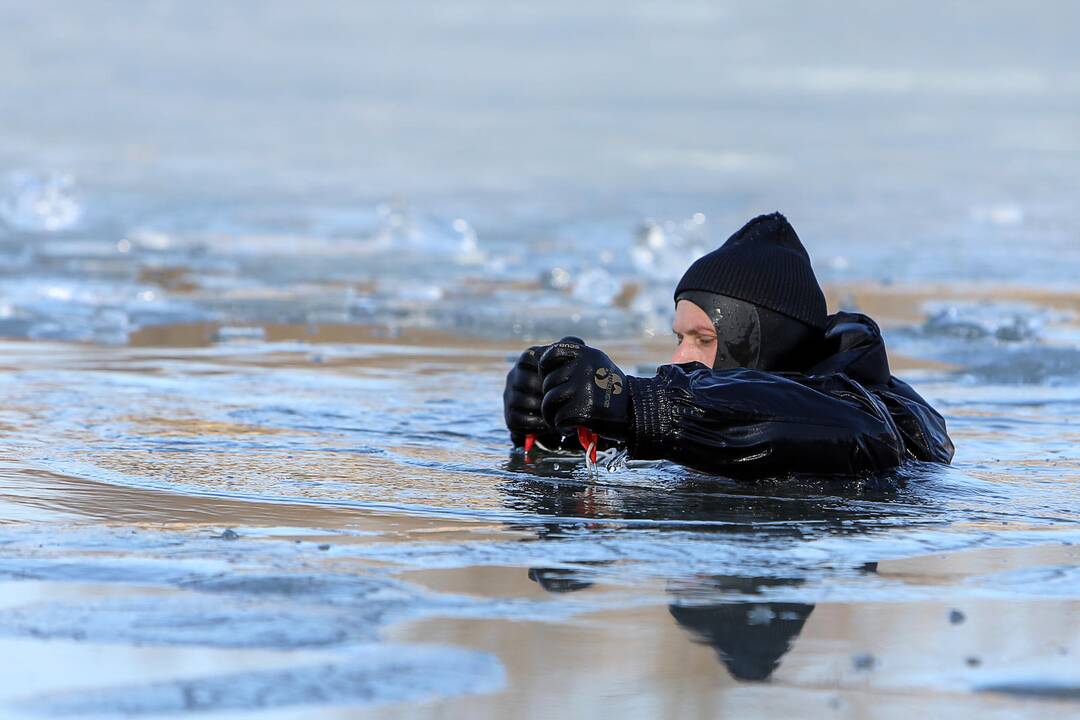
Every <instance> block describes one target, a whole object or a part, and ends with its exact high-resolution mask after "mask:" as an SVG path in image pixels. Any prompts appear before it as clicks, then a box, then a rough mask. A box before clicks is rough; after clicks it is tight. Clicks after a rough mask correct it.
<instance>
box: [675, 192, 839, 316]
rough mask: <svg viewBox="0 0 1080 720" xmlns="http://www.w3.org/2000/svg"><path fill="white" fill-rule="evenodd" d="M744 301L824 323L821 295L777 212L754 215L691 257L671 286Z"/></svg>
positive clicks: (787, 225) (679, 290)
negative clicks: (709, 249) (722, 240)
mask: <svg viewBox="0 0 1080 720" xmlns="http://www.w3.org/2000/svg"><path fill="white" fill-rule="evenodd" d="M687 290H704V291H705V292H712V293H718V294H720V295H727V296H728V297H733V298H737V299H739V300H745V301H746V302H749V303H753V304H755V305H760V306H761V307H765V308H768V309H770V310H773V311H775V312H778V313H781V314H783V315H787V316H788V317H791V318H795V319H796V320H799V321H801V322H804V323H806V324H807V325H810V326H812V327H815V328H818V329H820V330H823V329H824V328H825V318H826V315H827V311H826V309H825V294H824V293H823V292H822V291H821V286H820V285H818V281H817V278H816V277H815V276H814V269H813V268H812V267H811V266H810V256H809V255H807V253H806V248H804V247H803V244H802V242H801V241H800V240H799V236H798V235H796V234H795V228H793V227H791V223H789V222H788V221H787V218H785V217H784V216H783V215H781V214H780V213H773V214H772V215H761V216H759V217H756V218H754V219H753V220H751V221H750V222H748V223H746V225H743V227H742V228H741V229H740V230H739V231H738V232H736V233H735V234H734V235H732V236H731V237H729V238H728V240H727V242H725V243H724V244H723V245H721V246H720V247H719V248H717V249H716V250H713V251H712V252H711V253H709V254H708V255H704V256H702V257H700V258H698V259H697V260H696V261H694V264H693V265H691V266H690V269H688V270H687V271H686V273H685V274H684V275H683V276H682V280H680V281H679V284H678V286H677V287H676V288H675V299H676V301H678V299H679V295H680V294H681V293H683V292H685V291H687Z"/></svg>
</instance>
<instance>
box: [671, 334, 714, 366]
mask: <svg viewBox="0 0 1080 720" xmlns="http://www.w3.org/2000/svg"><path fill="white" fill-rule="evenodd" d="M706 355H707V353H706V352H705V350H704V349H703V348H701V347H699V346H698V345H696V344H695V343H690V342H686V340H683V341H682V342H681V343H679V346H678V347H677V348H675V353H674V354H673V355H672V356H671V363H672V364H673V365H678V364H680V363H688V362H699V363H702V364H703V365H708V366H709V367H712V362H713V358H711V357H706Z"/></svg>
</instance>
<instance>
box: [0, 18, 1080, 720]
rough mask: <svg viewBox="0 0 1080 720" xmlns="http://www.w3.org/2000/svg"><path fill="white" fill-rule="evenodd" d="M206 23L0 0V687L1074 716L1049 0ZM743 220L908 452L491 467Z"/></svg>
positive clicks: (765, 712) (179, 705)
mask: <svg viewBox="0 0 1080 720" xmlns="http://www.w3.org/2000/svg"><path fill="white" fill-rule="evenodd" d="M243 7H244V6H242V5H220V6H219V5H214V6H210V5H203V4H169V3H147V4H145V5H143V6H139V7H134V6H132V7H128V8H126V11H125V13H124V14H123V17H120V16H119V15H118V14H117V13H116V12H115V8H113V7H112V6H110V4H109V3H99V2H79V3H62V2H57V3H49V4H48V5H41V6H40V7H39V6H36V5H25V6H14V5H12V6H9V7H5V8H3V9H0V16H2V17H0V20H2V22H0V59H3V62H0V82H2V83H3V89H4V93H3V96H2V98H3V110H4V117H5V118H6V125H5V131H4V132H3V133H0V165H2V167H0V171H2V172H0V175H2V180H0V337H2V338H3V339H2V340H0V392H2V395H0V397H2V398H3V400H2V402H0V652H2V653H3V655H4V657H5V658H7V659H8V662H6V663H5V673H4V674H3V677H2V679H0V705H2V706H3V710H2V711H0V714H2V715H4V716H5V717H21V716H26V717H41V716H106V717H108V716H116V715H125V716H127V715H135V716H144V715H161V714H176V713H186V712H191V713H193V714H194V713H195V712H198V713H200V715H199V716H200V717H229V718H234V717H246V716H255V715H258V716H259V717H264V716H267V717H279V718H286V717H289V718H308V717H312V716H313V715H316V714H318V716H325V717H350V718H351V717H364V716H368V715H370V716H373V717H395V716H400V717H411V716H416V715H425V714H428V715H435V716H440V715H442V716H447V717H451V716H452V717H457V716H461V715H465V714H468V715H469V716H472V717H490V718H503V717H511V716H513V717H555V716H558V717H566V716H567V715H571V716H576V715H586V714H587V715H588V716H593V715H598V714H600V713H605V714H612V713H620V714H624V715H627V716H629V717H650V718H651V717H688V718H694V717H717V716H724V715H732V716H736V715H737V716H740V717H773V718H775V717H805V716H831V715H836V716H838V717H853V718H854V717H868V716H874V717H905V718H909V717H953V716H956V717H963V716H976V715H977V716H980V717H985V718H994V717H1010V718H1012V717H1032V718H1035V717H1038V718H1042V717H1044V716H1046V715H1047V714H1055V715H1058V716H1062V717H1064V716H1068V715H1069V714H1070V713H1072V714H1076V713H1077V712H1078V705H1077V698H1078V696H1080V670H1078V668H1080V663H1078V662H1077V660H1076V658H1077V657H1078V654H1080V569H1078V568H1080V562H1078V560H1080V558H1078V554H1080V550H1078V549H1077V548H1078V547H1080V545H1078V543H1080V524H1078V521H1080V510H1078V508H1080V490H1078V482H1080V450H1078V449H1077V448H1078V440H1080V431H1078V427H1080V426H1078V425H1077V417H1078V415H1080V412H1078V411H1080V329H1078V328H1080V326H1078V324H1077V323H1078V318H1080V290H1078V288H1077V284H1076V277H1077V276H1078V274H1080V240H1078V238H1080V218H1078V216H1077V213H1076V211H1075V198H1074V194H1075V193H1074V191H1073V189H1074V188H1075V187H1076V186H1077V183H1078V181H1080V162H1078V156H1080V145H1078V144H1077V143H1078V138H1080V132H1077V131H1076V130H1077V128H1076V117H1077V112H1078V111H1080V78H1078V76H1077V73H1076V70H1075V68H1076V66H1077V65H1076V59H1077V58H1076V44H1075V38H1074V37H1073V35H1074V33H1073V32H1072V28H1074V27H1075V26H1076V24H1077V23H1076V18H1075V15H1076V10H1075V7H1074V6H1073V5H1072V4H1071V3H1064V2H1062V3H1045V4H1043V5H1041V6H1040V8H1041V10H1040V12H1032V11H1030V10H1029V9H1027V8H1020V7H1018V6H1017V7H1013V6H1011V5H1008V4H1004V3H981V4H979V6H978V7H966V6H965V7H961V6H956V5H952V4H941V3H908V4H905V5H904V6H903V7H900V6H897V7H895V8H891V9H890V8H883V7H882V6H880V5H875V6H874V7H873V8H871V7H870V6H866V7H864V6H863V5H861V4H854V3H853V4H840V5H839V6H837V7H836V11H837V12H836V13H835V14H831V13H830V14H824V13H818V12H809V11H807V10H806V9H805V8H804V4H800V3H771V4H769V5H768V6H762V7H757V6H750V5H745V6H738V7H736V6H730V7H729V6H723V5H717V4H715V3H680V4H679V6H678V7H674V6H673V7H670V8H668V7H666V6H665V7H660V6H652V5H646V4H636V3H625V2H620V3H594V4H590V5H589V7H587V8H579V7H578V6H577V5H573V6H571V5H562V4H559V3H546V4H536V5H534V6H529V7H528V8H526V7H525V6H521V7H517V6H516V5H515V6H513V7H511V6H510V5H506V4H497V3H492V4H485V3H466V4H460V3H458V4H454V6H453V7H450V6H447V7H446V8H442V7H440V8H434V7H430V6H428V5H424V6H423V7H419V6H414V5H412V4H410V3H392V4H367V3H365V4H342V5H340V6H331V5H329V4H327V5H326V6H325V7H324V8H323V9H322V10H321V11H320V12H311V11H309V10H308V9H306V6H301V5H298V4H295V3H284V2H282V3H276V2H267V3H262V4H261V12H260V13H259V14H258V15H257V16H256V15H255V14H253V13H251V12H246V11H244V10H243ZM776 209H781V210H783V211H785V212H786V213H788V215H789V216H790V218H791V220H792V221H793V223H794V224H795V226H796V227H797V228H798V230H799V232H800V233H801V235H802V237H803V239H804V241H805V242H806V244H807V246H808V248H809V250H810V252H811V255H812V256H813V260H814V264H815V268H816V270H817V272H818V274H819V276H820V277H821V278H822V281H823V282H824V283H825V285H826V287H827V292H828V295H829V301H830V307H831V308H832V309H834V310H835V309H853V310H861V311H864V312H867V313H869V314H870V315H872V316H873V317H875V318H876V319H877V320H879V322H881V324H882V325H883V327H884V328H885V334H886V339H887V342H888V346H889V351H890V357H891V362H892V365H893V370H894V372H895V373H896V374H897V375H899V376H901V377H902V378H904V379H905V380H908V381H909V382H911V383H912V384H913V385H914V386H915V387H916V388H917V389H918V391H919V392H921V393H922V394H924V395H925V396H926V397H927V398H928V399H929V400H930V401H931V402H932V403H933V404H934V405H935V407H937V408H939V409H940V410H941V411H942V412H943V414H944V415H945V416H946V418H947V420H948V423H949V428H950V431H951V433H952V436H953V439H954V440H955V443H956V446H957V455H956V459H955V462H954V464H953V465H952V466H951V467H939V466H932V465H921V464H917V463H916V464H910V465H907V466H904V467H902V468H900V469H898V470H897V471H895V472H892V473H887V474H885V475H882V476H880V477H869V478H860V479H853V480H850V481H842V482H838V481H835V480H829V479H825V478H808V477H789V478H776V479H772V480H768V481H765V482H761V483H756V484H740V483H735V482H732V481H729V480H726V479H723V478H714V477H708V476H704V475H701V474H698V473H695V472H692V471H688V470H686V469H683V468H681V467H679V466H678V465H675V464H670V463H648V464H643V465H636V466H633V467H631V468H629V469H626V470H623V471H620V472H617V473H604V472H601V474H600V476H599V478H598V479H596V480H590V478H589V477H588V476H587V474H586V472H585V470H584V468H582V467H581V466H580V464H578V463H577V461H576V460H573V459H550V458H549V459H548V460H547V461H543V460H542V459H540V458H532V459H530V460H528V461H527V460H526V459H524V458H523V457H522V456H521V455H519V454H515V453H513V452H512V451H511V449H510V447H509V443H508V438H507V433H506V431H505V429H504V428H503V427H502V418H501V392H502V383H503V378H504V376H505V373H506V371H507V369H508V368H509V365H510V362H511V361H512V359H513V358H514V357H515V356H516V354H517V353H518V352H520V351H521V349H523V348H524V347H525V346H527V345H529V344H532V343H534V342H547V341H551V340H554V339H557V338H558V337H560V336H562V335H565V334H570V333H573V334H576V335H579V336H581V337H583V338H585V339H586V340H588V341H589V342H590V343H592V344H595V345H598V346H600V347H603V348H604V349H605V350H607V351H609V353H610V354H611V355H612V356H613V358H614V359H615V360H616V361H617V362H619V363H620V365H621V366H622V367H624V368H625V369H627V370H628V371H630V372H637V373H651V372H652V371H653V369H654V368H655V367H656V365H658V364H661V363H663V362H665V361H666V359H667V358H668V357H669V355H670V353H671V351H672V349H673V344H674V343H673V341H672V340H671V339H670V335H669V323H670V319H671V318H670V314H671V310H672V308H671V290H672V288H673V286H674V284H675V282H676V281H677V279H678V277H679V276H680V275H681V273H682V272H683V270H684V269H685V268H686V266H687V265H688V264H689V263H690V262H691V261H692V260H693V259H694V258H695V257H697V256H698V255H700V254H701V253H702V252H704V251H707V250H709V249H711V248H713V247H715V246H716V245H717V244H719V243H720V242H722V241H723V240H724V239H725V238H726V237H727V236H728V234H730V233H731V232H732V231H733V230H735V229H736V228H737V227H738V226H739V225H741V224H742V223H743V222H744V221H745V220H746V219H748V218H749V217H751V216H752V215H754V214H756V213H759V212H767V211H773V210H776Z"/></svg>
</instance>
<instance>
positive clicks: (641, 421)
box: [628, 363, 952, 477]
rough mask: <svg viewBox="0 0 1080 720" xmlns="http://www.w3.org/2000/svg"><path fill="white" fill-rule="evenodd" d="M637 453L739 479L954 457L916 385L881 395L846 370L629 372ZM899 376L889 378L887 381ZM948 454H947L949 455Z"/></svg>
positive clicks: (694, 367)
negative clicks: (939, 441)
mask: <svg viewBox="0 0 1080 720" xmlns="http://www.w3.org/2000/svg"><path fill="white" fill-rule="evenodd" d="M628 383H629V385H630V389H631V394H632V395H631V396H632V400H633V414H634V418H633V427H634V432H633V437H632V438H630V450H631V455H632V456H633V457H636V458H641V459H667V460H672V461H675V462H678V463H681V464H683V465H688V466H690V467H694V468H697V469H699V470H704V471H706V472H714V473H718V474H723V475H729V476H733V477H763V476H768V475H781V474H787V473H791V472H806V473H822V474H848V475H850V474H863V473H867V472H872V471H876V470H883V469H887V468H891V467H895V466H896V465H899V464H900V463H901V462H902V461H903V460H904V459H905V458H907V457H917V458H921V459H933V460H938V461H941V462H947V461H948V458H951V456H952V446H951V443H949V444H948V449H947V452H946V450H945V448H944V447H941V446H940V445H938V446H936V447H935V446H933V442H932V441H931V440H930V438H931V436H932V435H933V434H934V430H935V427H936V426H935V423H936V422H940V434H941V435H942V436H944V438H945V441H946V443H947V442H948V436H947V435H944V421H941V417H940V416H939V415H937V413H935V412H934V411H933V410H932V409H931V408H930V407H929V406H928V405H926V404H925V402H924V401H922V398H919V397H918V395H916V394H915V393H914V391H912V390H911V389H910V388H908V387H907V386H906V385H904V384H903V383H901V382H900V381H895V383H896V385H895V386H894V387H884V388H880V391H879V392H874V391H872V390H870V389H868V388H866V387H864V386H863V385H861V384H860V383H858V382H856V381H855V380H853V379H851V378H850V377H849V376H848V375H846V374H843V373H829V374H823V375H814V374H811V375H800V374H787V373H768V372H762V371H760V370H747V369H735V370H711V369H709V368H707V367H705V366H704V365H701V364H699V363H688V364H686V365H664V366H662V367H661V368H660V369H659V370H658V372H657V375H656V377H654V378H635V377H631V378H628ZM891 385H892V383H890V386H891ZM946 456H947V457H946Z"/></svg>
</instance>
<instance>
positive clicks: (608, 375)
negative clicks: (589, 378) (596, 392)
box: [593, 367, 623, 407]
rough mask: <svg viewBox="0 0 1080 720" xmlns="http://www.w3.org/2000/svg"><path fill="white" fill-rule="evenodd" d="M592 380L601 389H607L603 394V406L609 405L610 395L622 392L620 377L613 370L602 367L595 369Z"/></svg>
mask: <svg viewBox="0 0 1080 720" xmlns="http://www.w3.org/2000/svg"><path fill="white" fill-rule="evenodd" d="M593 382H595V383H596V386H597V387H598V388H600V389H601V390H606V391H607V392H606V393H605V395H604V407H611V396H612V395H618V394H619V393H621V392H622V385H623V379H622V377H620V376H619V374H618V373H617V372H615V371H614V370H610V369H608V368H604V367H602V368H599V369H598V370H597V371H596V374H595V376H594V377H593Z"/></svg>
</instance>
